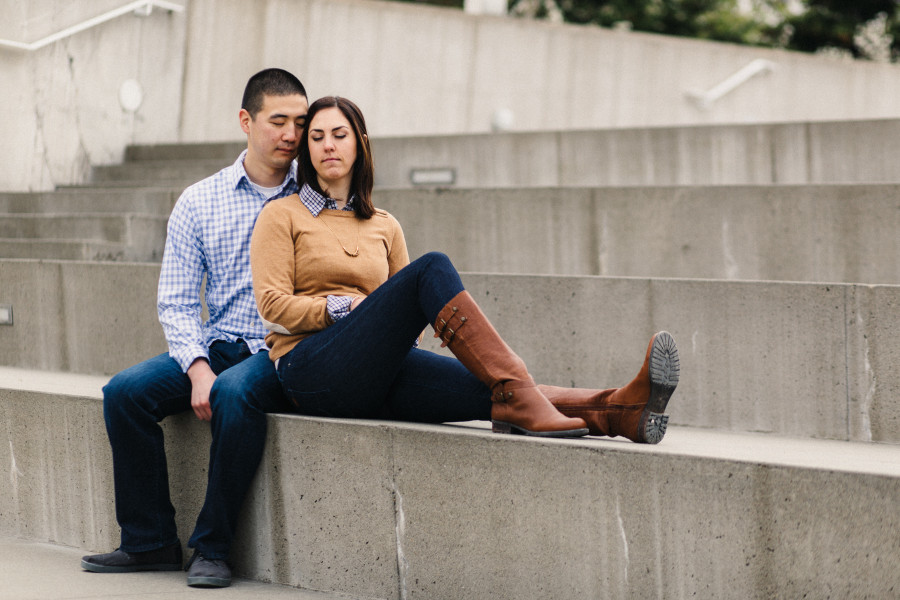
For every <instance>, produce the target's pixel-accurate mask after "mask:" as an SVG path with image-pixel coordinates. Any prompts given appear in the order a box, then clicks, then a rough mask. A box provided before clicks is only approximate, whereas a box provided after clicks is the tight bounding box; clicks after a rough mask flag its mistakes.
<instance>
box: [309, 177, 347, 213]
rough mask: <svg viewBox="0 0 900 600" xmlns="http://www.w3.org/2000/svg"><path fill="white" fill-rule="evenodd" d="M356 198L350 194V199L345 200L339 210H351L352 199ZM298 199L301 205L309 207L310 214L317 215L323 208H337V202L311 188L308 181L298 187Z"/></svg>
mask: <svg viewBox="0 0 900 600" xmlns="http://www.w3.org/2000/svg"><path fill="white" fill-rule="evenodd" d="M355 199H356V196H355V195H353V196H350V199H349V200H347V204H346V205H344V208H342V209H341V210H345V211H351V210H353V201H354V200H355ZM300 201H301V202H303V206H305V207H306V208H308V209H309V212H311V213H312V216H314V217H318V216H319V213H320V212H322V211H323V210H325V209H326V208H327V209H328V210H337V209H338V208H337V204H336V203H335V201H334V200H333V199H332V198H328V197H326V196H323V195H322V194H320V193H319V192H317V191H316V190H314V189H312V188H311V187H310V185H309V184H308V183H304V184H303V187H302V188H300Z"/></svg>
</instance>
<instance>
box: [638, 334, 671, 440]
mask: <svg viewBox="0 0 900 600" xmlns="http://www.w3.org/2000/svg"><path fill="white" fill-rule="evenodd" d="M680 372H681V363H680V361H679V359H678V348H677V347H676V346H675V339H674V338H673V337H672V335H671V334H670V333H669V332H667V331H661V332H659V333H658V334H657V335H656V337H655V338H654V339H653V347H652V348H651V349H650V399H649V400H648V401H647V405H646V406H645V407H644V412H643V414H641V420H640V423H639V424H638V434H639V435H640V436H641V438H642V439H641V440H640V441H641V442H643V443H645V444H658V443H659V442H660V441H661V440H662V439H663V436H665V435H666V428H667V427H668V425H669V415H666V414H663V413H664V411H665V410H666V405H667V404H668V403H669V399H670V398H671V397H672V393H673V392H674V391H675V387H676V386H677V385H678V376H679V374H680Z"/></svg>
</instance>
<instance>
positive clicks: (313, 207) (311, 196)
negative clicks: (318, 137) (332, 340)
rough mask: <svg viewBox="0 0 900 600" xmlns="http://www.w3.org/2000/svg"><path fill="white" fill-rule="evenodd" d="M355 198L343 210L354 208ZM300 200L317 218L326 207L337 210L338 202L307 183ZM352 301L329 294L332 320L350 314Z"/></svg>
mask: <svg viewBox="0 0 900 600" xmlns="http://www.w3.org/2000/svg"><path fill="white" fill-rule="evenodd" d="M355 198H356V196H350V199H349V200H347V204H345V205H344V208H342V209H341V210H346V211H351V210H353V200H354V199H355ZM300 201H301V202H303V206H305V207H306V208H308V209H309V212H311V213H312V216H314V217H316V218H318V216H319V213H320V212H322V211H323V210H325V209H326V208H327V209H328V210H337V203H336V202H335V201H334V199H333V198H328V197H326V196H323V195H322V194H320V193H319V192H317V191H316V190H314V189H312V188H311V187H310V186H309V184H306V183H304V184H303V187H302V188H300ZM352 302H353V298H351V297H350V296H331V295H329V296H327V297H326V298H325V309H326V310H327V311H328V315H329V316H330V317H331V320H332V321H338V320H339V319H343V318H344V317H346V316H347V315H349V314H350V304H351V303H352Z"/></svg>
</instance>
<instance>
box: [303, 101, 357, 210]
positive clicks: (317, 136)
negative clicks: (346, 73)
mask: <svg viewBox="0 0 900 600" xmlns="http://www.w3.org/2000/svg"><path fill="white" fill-rule="evenodd" d="M309 157H310V160H311V161H312V165H313V168H314V169H315V170H316V173H317V174H318V176H319V185H320V186H321V187H322V189H323V190H324V191H340V190H342V189H347V190H349V187H350V181H351V179H352V177H353V163H354V162H355V161H356V136H355V135H354V134H353V127H352V126H351V125H350V121H348V120H347V117H345V116H344V113H342V112H341V111H340V109H338V108H336V107H329V108H325V109H322V110H320V111H319V112H318V113H316V116H314V117H313V119H312V121H310V123H309ZM343 199H344V200H346V198H343Z"/></svg>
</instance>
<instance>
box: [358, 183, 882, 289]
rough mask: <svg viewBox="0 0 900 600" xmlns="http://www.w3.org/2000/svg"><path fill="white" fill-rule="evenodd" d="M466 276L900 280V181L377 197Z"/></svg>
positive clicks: (417, 245)
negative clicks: (482, 273) (473, 273)
mask: <svg viewBox="0 0 900 600" xmlns="http://www.w3.org/2000/svg"><path fill="white" fill-rule="evenodd" d="M374 200H375V202H376V205H377V206H380V207H383V208H385V209H386V210H388V211H390V212H391V213H392V214H393V215H394V216H395V217H397V219H398V220H399V221H400V223H401V224H402V225H403V227H404V233H405V235H406V239H407V244H408V246H409V249H410V254H411V255H412V256H418V255H420V254H422V253H425V252H428V251H430V250H440V251H442V252H445V253H446V254H447V255H449V256H451V257H452V258H453V260H454V262H455V264H456V265H457V267H458V268H459V269H461V270H463V271H485V272H498V273H542V274H555V275H564V274H568V275H611V276H617V277H688V278H700V279H764V280H781V281H837V282H853V283H887V284H897V283H900V240H898V237H897V235H896V232H897V231H898V230H900V186H898V185H896V184H872V185H863V184H854V185H796V186H794V185H766V186H703V187H689V186H676V187H621V188H531V189H529V188H515V189H446V190H443V189H442V190H434V189H432V190H422V189H419V190H377V191H376V192H375V197H374Z"/></svg>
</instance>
